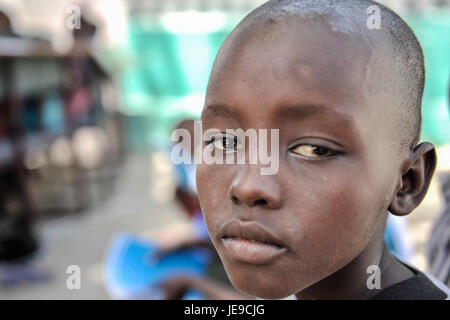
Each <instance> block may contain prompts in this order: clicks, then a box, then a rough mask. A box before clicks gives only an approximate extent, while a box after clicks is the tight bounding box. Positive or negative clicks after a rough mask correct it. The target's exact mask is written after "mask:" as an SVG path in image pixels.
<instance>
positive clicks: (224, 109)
mask: <svg viewBox="0 0 450 320" xmlns="http://www.w3.org/2000/svg"><path fill="white" fill-rule="evenodd" d="M237 116H238V111H237V110H236V109H235V108H233V107H231V106H229V105H226V104H215V105H208V106H206V107H205V108H204V109H203V111H202V114H201V119H202V120H203V121H206V120H209V119H211V118H214V117H224V118H229V119H236V118H237Z"/></svg>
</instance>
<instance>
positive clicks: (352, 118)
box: [197, 0, 448, 299]
mask: <svg viewBox="0 0 450 320" xmlns="http://www.w3.org/2000/svg"><path fill="white" fill-rule="evenodd" d="M371 6H372V7H371ZM373 6H376V7H375V9H374V7H373ZM369 7H370V10H368V9H369ZM377 10H379V12H378V13H379V14H380V16H379V18H380V20H379V22H380V23H379V25H378V26H377V25H376V24H375V27H374V25H373V24H370V23H368V19H372V18H373V17H371V14H368V13H367V12H372V13H375V14H376V13H377ZM423 87H424V62H423V54H422V50H421V47H420V45H419V43H418V41H417V39H416V37H415V36H414V34H413V32H412V31H411V29H410V28H409V27H408V26H407V25H406V23H405V22H403V20H402V19H401V18H400V17H398V16H397V15H396V14H394V13H393V12H392V11H390V10H389V9H387V8H385V7H383V6H381V5H380V4H378V3H376V2H373V1H366V0H359V1H356V0H355V1H352V0H348V1H347V0H342V1H326V0H303V1H295V0H285V1H283V0H280V1H274V0H273V1H269V2H267V3H266V4H264V5H262V6H261V7H259V8H257V9H256V10H254V11H253V12H252V13H250V14H249V15H248V16H247V17H246V18H245V19H244V20H243V21H242V22H241V23H239V25H238V26H237V27H236V28H235V29H234V30H233V31H232V33H231V34H230V35H229V36H228V38H227V39H226V40H225V42H224V43H223V45H222V47H221V48H220V50H219V53H218V55H217V57H216V61H215V63H214V66H213V70H212V73H211V77H210V81H209V85H208V89H207V94H206V101H205V107H204V110H203V113H202V124H203V130H204V131H206V130H208V129H213V128H214V129H217V130H219V131H220V132H221V134H216V135H215V136H214V137H213V138H211V140H210V141H206V142H205V143H204V145H203V150H204V151H205V150H206V151H208V152H211V149H213V150H214V152H219V153H224V154H225V153H226V154H236V153H237V150H238V149H239V148H240V147H242V146H243V145H244V142H245V141H239V137H237V136H235V137H230V136H229V134H228V133H227V134H226V129H238V128H241V129H243V130H247V129H256V130H258V129H267V130H268V131H270V130H271V129H279V141H278V143H279V170H278V171H277V172H276V174H272V175H262V174H261V171H260V168H261V167H263V166H264V165H262V164H260V163H258V164H249V163H248V162H246V163H245V164H238V163H236V162H235V163H234V164H206V163H203V164H200V165H198V168H197V190H198V195H199V199H200V204H201V208H202V212H203V215H204V218H205V222H206V225H207V227H208V232H209V234H210V237H211V240H212V242H213V244H214V246H215V248H216V249H217V251H218V253H219V255H220V257H221V260H222V262H223V264H224V266H225V269H226V271H227V274H228V276H229V278H230V280H231V282H232V283H233V285H234V286H235V288H236V289H238V290H239V291H241V292H243V293H245V294H246V295H250V296H255V297H259V298H266V299H278V298H284V297H287V296H290V295H295V296H296V297H297V299H446V298H447V297H448V292H447V290H448V289H447V288H446V287H445V286H443V285H442V283H439V282H437V281H436V280H435V279H432V278H431V277H429V276H427V275H425V274H424V273H422V272H420V271H419V270H417V269H415V268H413V267H412V266H409V265H406V264H405V263H403V262H401V261H400V260H398V259H397V258H396V257H394V256H393V255H392V254H390V253H389V251H388V250H387V249H386V247H385V245H384V241H383V233H384V229H385V224H386V219H387V216H388V214H389V212H390V213H392V214H394V215H398V216H404V215H407V214H409V213H411V211H413V210H414V209H415V208H416V207H417V206H418V205H419V203H420V202H421V201H422V199H423V198H424V196H425V194H426V192H427V189H428V186H429V183H430V180H431V178H432V176H433V172H434V169H435V166H436V155H435V150H434V147H433V145H432V144H430V143H428V142H423V143H420V144H419V143H418V142H419V137H420V124H421V99H422V93H423ZM246 148H248V147H246ZM247 151H248V150H247Z"/></svg>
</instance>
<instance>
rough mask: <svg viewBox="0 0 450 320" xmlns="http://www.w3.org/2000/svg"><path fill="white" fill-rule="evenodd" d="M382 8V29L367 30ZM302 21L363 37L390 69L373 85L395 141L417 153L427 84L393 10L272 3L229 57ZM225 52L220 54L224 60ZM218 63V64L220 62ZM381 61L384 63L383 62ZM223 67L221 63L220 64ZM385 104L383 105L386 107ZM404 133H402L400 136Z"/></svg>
mask: <svg viewBox="0 0 450 320" xmlns="http://www.w3.org/2000/svg"><path fill="white" fill-rule="evenodd" d="M371 5H377V6H378V7H379V8H380V11H381V29H380V30H377V29H374V30H371V29H369V28H368V27H367V22H366V21H367V19H368V17H369V14H368V13H367V9H368V8H369V6H371ZM295 17H302V18H306V19H310V20H311V21H321V22H323V23H324V24H327V25H328V26H330V27H331V28H332V29H333V30H334V31H336V32H340V33H345V34H356V35H359V36H361V37H362V38H363V39H364V40H365V41H367V43H368V44H369V45H370V46H371V47H372V48H373V50H374V51H375V52H376V54H378V55H379V57H380V60H382V62H383V63H385V64H386V65H385V66H384V68H383V69H380V70H379V72H376V73H373V74H372V77H373V78H372V79H370V80H369V82H368V83H369V85H370V86H372V87H373V91H374V93H375V95H374V97H375V96H377V99H378V100H379V102H380V103H389V107H390V108H391V112H392V114H391V115H392V116H394V117H393V119H392V123H393V124H394V126H395V130H396V131H395V132H393V137H398V138H399V139H397V140H396V142H400V148H401V149H402V150H404V148H413V147H414V146H415V145H416V144H417V143H418V142H419V140H420V131H421V122H422V118H421V105H422V96H423V90H424V82H425V69H424V57H423V52H422V48H421V46H420V44H419V42H418V40H417V38H416V36H415V35H414V33H413V31H412V30H411V29H410V27H409V26H408V25H407V24H406V23H405V22H404V21H403V20H402V18H400V17H399V16H398V15H397V14H395V13H394V12H393V11H391V10H390V9H388V8H386V7H384V6H383V5H381V4H379V3H377V2H374V1H370V0H340V1H330V0H272V1H268V2H266V3H265V4H263V5H262V6H260V7H258V8H256V9H255V10H254V11H252V12H251V13H250V14H248V15H247V16H246V17H245V18H244V19H243V20H242V21H241V22H240V23H239V25H238V26H237V27H236V28H235V29H234V30H233V32H232V33H231V34H230V36H229V37H228V38H227V40H226V42H229V43H228V44H227V43H225V44H224V45H223V47H222V48H223V49H224V51H227V54H229V50H227V49H229V48H230V47H231V46H232V47H236V46H239V45H240V44H242V43H245V42H247V41H248V40H249V38H251V37H255V36H256V37H261V34H260V32H261V30H263V32H265V33H270V27H269V28H264V29H261V28H260V27H261V26H265V25H266V23H267V22H276V21H278V22H280V21H283V20H287V19H290V18H295ZM220 54H221V52H219V55H218V56H220ZM218 60H219V59H218ZM380 60H379V61H380ZM216 63H219V61H216ZM382 98H384V100H383V101H382ZM399 131H400V132H399Z"/></svg>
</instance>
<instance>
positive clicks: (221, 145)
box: [211, 136, 241, 151]
mask: <svg viewBox="0 0 450 320" xmlns="http://www.w3.org/2000/svg"><path fill="white" fill-rule="evenodd" d="M211 142H212V143H213V145H214V147H215V148H217V149H219V150H223V151H237V150H238V149H240V148H241V145H240V143H239V142H238V140H237V137H235V136H216V137H213V139H212V141H211Z"/></svg>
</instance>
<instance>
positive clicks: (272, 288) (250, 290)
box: [228, 274, 298, 299]
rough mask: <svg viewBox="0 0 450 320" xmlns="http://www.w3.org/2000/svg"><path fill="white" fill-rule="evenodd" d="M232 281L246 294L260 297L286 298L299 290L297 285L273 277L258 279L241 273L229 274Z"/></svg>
mask: <svg viewBox="0 0 450 320" xmlns="http://www.w3.org/2000/svg"><path fill="white" fill-rule="evenodd" d="M228 277H229V278H230V281H231V283H232V284H233V286H234V288H236V290H238V291H240V292H241V293H243V294H245V295H249V296H252V297H256V298H260V299H284V298H286V297H289V296H291V295H293V294H296V293H297V292H298V290H297V288H296V287H293V286H292V282H291V283H290V284H286V283H284V281H278V280H277V279H273V278H272V280H271V279H270V278H271V277H269V276H268V277H265V279H258V277H255V276H253V277H251V276H248V277H242V274H241V275H236V277H235V276H234V275H233V274H228Z"/></svg>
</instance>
